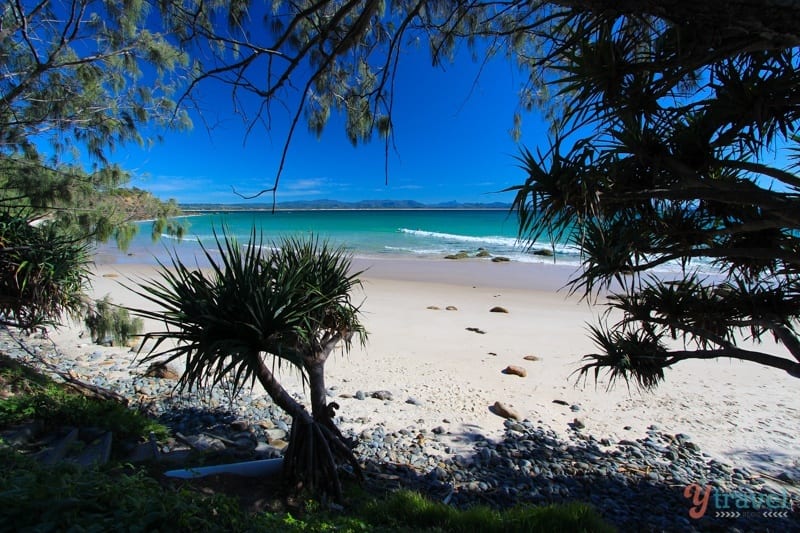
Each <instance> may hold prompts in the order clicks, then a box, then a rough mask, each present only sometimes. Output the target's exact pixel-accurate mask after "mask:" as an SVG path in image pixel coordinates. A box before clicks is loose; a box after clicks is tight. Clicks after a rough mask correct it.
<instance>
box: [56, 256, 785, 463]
mask: <svg viewBox="0 0 800 533" xmlns="http://www.w3.org/2000/svg"><path fill="white" fill-rule="evenodd" d="M128 259H130V258H128ZM355 263H356V266H357V267H358V268H365V267H369V268H368V270H367V271H366V272H365V273H364V275H363V280H364V286H363V293H362V294H358V295H356V301H361V300H363V312H364V323H365V325H366V327H367V329H368V331H369V342H368V344H367V346H366V348H364V349H361V348H360V347H355V348H354V349H353V350H352V351H351V352H350V354H349V355H342V354H336V355H335V356H333V357H332V358H331V360H329V362H328V365H327V376H326V379H327V385H328V386H329V387H335V395H336V396H338V397H337V398H336V401H337V402H338V403H339V404H340V405H341V409H340V411H339V414H342V415H344V416H345V417H346V418H347V419H350V420H354V419H358V420H360V421H361V423H362V425H364V426H370V425H377V424H382V425H384V426H385V428H386V429H387V430H399V429H402V428H405V427H408V426H410V425H412V424H415V423H418V422H419V420H424V421H425V423H426V424H428V425H430V426H442V427H443V428H444V429H445V430H446V431H447V432H449V434H450V435H449V436H450V438H451V439H452V441H453V443H454V446H455V447H456V448H457V447H458V443H459V442H462V443H463V442H467V441H468V440H469V438H470V435H472V434H475V433H478V434H482V435H484V436H488V437H492V436H499V435H500V434H501V432H502V429H503V422H504V420H503V419H502V418H500V417H499V416H497V415H495V414H494V413H492V412H491V411H490V410H489V407H490V406H491V405H493V404H494V403H495V402H496V401H500V402H503V403H505V404H507V405H510V406H513V408H514V409H516V410H517V411H518V412H519V413H520V414H521V415H522V416H523V417H524V418H527V419H529V420H531V421H533V422H539V423H541V424H542V425H543V426H545V427H550V428H552V429H553V430H555V431H556V432H558V433H560V434H563V435H565V436H566V435H568V433H569V431H570V429H569V424H570V423H572V422H573V421H574V419H575V418H576V417H579V418H581V419H582V421H583V423H584V424H585V429H583V430H582V431H584V432H585V433H587V434H592V435H593V436H594V437H596V438H597V439H598V440H599V439H603V438H608V439H611V441H612V442H614V441H618V440H620V439H631V440H633V439H637V438H642V437H644V436H645V434H646V431H647V429H648V427H650V426H652V425H655V426H657V429H658V430H659V431H661V432H664V433H671V434H677V433H684V434H688V435H689V436H690V437H691V440H692V441H694V442H695V443H696V444H697V445H698V446H699V447H700V449H701V450H702V451H703V452H706V453H708V454H709V455H710V456H711V457H714V458H717V459H720V460H722V461H724V462H727V463H729V464H731V465H734V466H743V465H746V466H748V468H750V469H751V470H753V471H756V472H760V473H766V474H769V475H771V476H775V475H778V474H780V473H781V472H791V473H793V476H794V477H796V476H797V475H798V473H800V441H798V439H797V435H799V434H800V395H798V394H797V387H798V384H799V383H798V381H797V379H796V378H792V377H791V376H789V375H787V374H785V373H783V372H781V371H778V370H774V369H770V368H765V367H761V366H759V365H756V364H753V363H747V362H741V361H731V360H719V361H689V362H684V363H683V364H679V365H678V366H676V367H675V368H674V369H671V370H668V371H667V378H666V381H665V382H664V383H663V384H662V385H661V386H660V387H659V388H658V389H657V390H656V391H654V392H639V391H637V390H635V389H634V388H632V389H631V390H628V389H627V388H626V386H625V384H624V383H617V385H616V387H615V388H613V389H612V390H610V391H609V390H607V385H608V383H607V381H606V380H605V379H604V377H603V376H602V375H601V379H600V380H599V381H598V382H597V383H595V381H594V379H593V377H590V378H589V380H587V381H586V382H576V378H577V375H575V374H574V372H575V370H576V369H577V368H578V367H579V365H580V362H581V356H582V355H584V354H587V353H591V352H592V351H594V346H593V345H592V343H591V341H590V340H589V338H588V336H587V332H586V323H587V322H592V323H593V322H595V320H596V317H597V315H598V314H599V313H601V312H602V310H603V308H602V306H601V305H595V306H590V305H588V304H587V303H586V302H585V301H581V300H580V299H579V298H577V297H575V296H569V295H568V292H567V291H566V290H561V291H557V289H558V288H559V287H561V286H563V285H564V283H565V282H566V279H567V277H568V275H569V269H568V268H565V267H558V266H554V265H542V264H538V265H537V264H521V263H505V264H496V263H491V262H489V261H479V260H467V261H447V260H419V259H413V260H411V259H409V260H402V259H375V260H372V259H358V260H356V262H355ZM153 273H154V267H153V266H152V265H143V264H142V265H137V264H131V263H125V264H120V263H117V264H115V263H106V264H100V265H98V266H97V268H96V277H95V280H94V286H93V294H94V296H95V297H98V298H99V297H102V296H104V295H105V294H111V296H112V298H113V301H114V302H116V303H121V304H124V305H129V306H134V307H136V306H142V305H146V304H145V302H143V300H142V299H141V298H139V297H137V296H136V295H133V294H132V293H130V292H129V291H128V290H126V289H125V288H124V287H123V286H122V285H120V281H123V280H128V281H125V283H128V284H131V283H133V282H135V281H136V280H137V279H143V278H147V277H148V276H152V275H153ZM448 306H452V307H454V308H455V310H447V307H448ZM495 306H502V307H503V308H505V309H506V310H507V311H508V313H497V312H490V309H491V308H492V307H495ZM430 307H437V308H438V309H432V308H430ZM147 327H148V328H153V327H157V325H154V324H148V325H147ZM467 328H477V329H479V330H481V331H483V332H485V333H483V334H481V333H477V332H475V331H470V330H468V329H467ZM78 333H79V330H78V328H72V329H69V328H62V329H61V330H59V331H58V332H57V333H56V334H55V335H54V338H55V339H56V341H57V342H58V344H59V347H60V349H61V351H62V352H63V353H64V354H65V356H67V357H69V356H70V354H75V353H79V352H81V351H83V352H86V351H91V350H94V349H96V347H94V348H93V347H91V346H87V344H86V339H80V338H78ZM762 348H765V349H767V350H769V351H773V352H775V353H781V350H782V349H781V347H780V346H775V345H766V346H762ZM528 355H534V356H536V357H538V358H539V359H538V360H537V361H530V360H526V359H524V357H525V356H528ZM131 357H132V355H131ZM508 365H516V366H520V367H523V368H524V369H526V371H527V376H526V377H518V376H515V375H507V374H504V373H502V370H503V369H504V368H506V367H507V366H508ZM134 371H135V370H134ZM281 378H282V382H283V383H284V384H287V385H288V387H289V388H292V389H294V390H297V391H302V387H301V384H300V382H299V380H298V379H297V377H296V376H295V375H294V373H292V372H285V373H284V374H283V375H282V376H281ZM378 390H387V391H389V392H391V393H392V395H393V400H392V401H381V400H377V399H373V398H370V397H369V393H371V392H373V391H378ZM357 391H362V392H364V393H366V395H367V398H366V399H364V400H358V399H356V398H353V397H352V396H353V395H355V393H356V392H357ZM409 398H413V399H414V400H415V401H416V402H415V403H413V404H412V403H407V400H408V399H409ZM555 400H559V401H561V402H566V405H563V404H561V403H554V401H555ZM573 406H575V407H573ZM348 425H349V426H351V427H352V426H353V423H351V424H348ZM354 429H356V430H358V429H359V428H357V427H356V428H354Z"/></svg>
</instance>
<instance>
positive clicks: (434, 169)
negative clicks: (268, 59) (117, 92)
mask: <svg viewBox="0 0 800 533" xmlns="http://www.w3.org/2000/svg"><path fill="white" fill-rule="evenodd" d="M479 72H481V69H480V65H479V64H477V63H474V62H472V61H471V59H470V58H469V57H468V54H466V53H464V54H461V57H460V59H459V60H458V61H457V62H456V64H455V65H449V66H447V67H446V68H438V69H434V68H433V67H431V66H430V61H429V59H428V51H427V49H426V48H424V47H423V48H421V49H420V50H415V51H410V52H407V53H406V54H405V55H404V56H403V57H402V58H401V62H400V71H399V73H398V83H397V85H396V92H395V111H394V117H393V120H394V123H395V144H396V152H395V151H392V152H390V155H389V182H388V184H386V183H385V175H384V145H383V142H382V140H380V139H378V138H376V139H375V140H373V141H372V142H371V143H369V144H366V145H360V146H358V147H355V148H354V147H353V146H352V145H351V144H350V142H349V140H348V139H347V137H346V136H345V134H344V128H343V121H342V120H341V119H340V118H339V117H336V116H332V117H331V120H330V122H329V124H328V126H327V127H326V129H325V132H324V133H323V135H322V137H321V138H320V139H319V140H318V139H317V138H316V136H315V135H313V134H311V133H309V132H308V130H307V128H306V127H305V125H304V124H303V125H301V126H299V127H298V129H297V131H296V133H295V137H294V139H293V141H292V145H291V147H290V150H289V155H288V161H287V164H286V167H285V169H284V173H283V176H282V178H281V183H280V187H279V190H278V196H277V199H278V202H281V201H292V200H313V199H322V198H327V199H336V200H343V201H357V200H368V199H402V200H416V201H420V202H425V203H435V202H445V201H452V200H455V201H459V202H496V201H506V202H507V201H511V199H512V198H513V195H512V194H511V193H502V194H500V193H495V192H496V191H500V190H501V189H503V188H505V187H508V186H510V185H514V184H518V183H521V182H522V181H523V180H524V178H525V176H524V174H523V172H522V170H520V169H519V168H518V167H517V161H516V160H515V159H514V158H515V156H516V155H517V154H518V153H519V146H520V145H519V144H517V143H516V142H514V141H513V140H512V138H511V135H510V134H509V130H510V129H511V127H512V125H513V113H514V111H515V110H516V107H517V95H518V92H519V90H520V88H521V86H522V84H523V82H524V79H523V78H522V77H521V76H520V75H519V73H517V72H515V70H514V68H513V67H512V65H511V64H510V63H509V62H508V61H506V60H504V59H503V58H497V59H494V60H493V61H491V62H490V63H489V64H488V65H486V66H485V67H484V68H483V71H482V72H481V73H480V77H479V78H478V79H477V82H476V81H475V80H476V76H477V75H478V73H479ZM230 101H231V99H230V93H229V92H228V90H227V89H224V88H218V89H217V88H214V87H209V86H206V87H204V88H203V94H202V103H203V105H204V107H205V108H206V111H205V112H204V117H205V121H206V122H208V123H209V124H213V125H214V126H213V128H212V129H210V130H209V129H207V128H206V126H205V125H204V124H203V121H202V120H200V119H198V117H197V116H193V121H194V123H195V125H194V128H193V129H192V130H191V131H188V132H176V133H169V132H168V133H166V134H165V138H164V141H163V142H162V143H160V144H156V145H155V146H152V147H150V148H149V149H139V148H137V147H128V148H127V149H124V150H120V151H118V152H117V153H116V154H115V157H114V160H115V161H117V162H118V163H120V164H121V165H122V166H123V167H124V168H126V169H128V170H130V171H131V173H132V175H133V177H134V179H133V181H132V185H135V186H138V187H141V188H144V189H147V190H149V191H151V192H153V193H154V194H156V195H157V196H158V197H160V198H162V199H168V198H175V199H176V200H177V201H178V202H181V203H192V202H211V203H234V202H241V201H242V200H241V198H239V197H238V196H236V195H235V194H234V193H233V192H232V190H231V187H232V186H234V187H235V188H236V190H237V191H239V192H241V193H243V194H251V193H255V192H257V191H259V190H261V189H264V188H266V187H268V186H270V185H271V184H272V182H273V179H274V176H275V172H276V171H277V168H278V162H279V158H280V153H281V150H282V147H283V141H284V139H285V135H286V133H287V128H288V120H285V119H283V118H281V117H280V116H278V115H277V114H276V115H275V118H276V119H275V120H274V121H273V128H272V130H271V131H269V132H267V131H265V130H264V129H263V128H261V127H258V126H257V127H256V128H255V129H254V130H253V132H252V133H251V135H250V136H249V138H248V139H247V141H246V143H245V124H244V123H243V122H242V119H241V118H240V117H238V116H236V115H234V114H233V113H232V112H231V105H230ZM275 109H276V110H277V109H278V108H277V107H275ZM545 131H546V126H545V124H544V122H543V121H542V120H541V119H540V117H538V116H537V115H536V114H527V115H525V116H524V117H523V138H522V139H521V143H522V144H525V145H526V146H528V147H529V148H531V149H533V148H535V147H536V146H537V145H542V144H544V143H545V142H546V138H545V136H544V132H545ZM258 201H265V202H269V201H271V197H269V196H265V197H262V199H260V200H258Z"/></svg>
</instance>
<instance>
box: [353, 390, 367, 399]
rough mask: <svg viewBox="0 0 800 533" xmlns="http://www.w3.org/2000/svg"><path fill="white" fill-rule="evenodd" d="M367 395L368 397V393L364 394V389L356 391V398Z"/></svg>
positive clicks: (362, 397)
mask: <svg viewBox="0 0 800 533" xmlns="http://www.w3.org/2000/svg"><path fill="white" fill-rule="evenodd" d="M366 397H367V395H366V394H364V391H362V390H360V391H356V400H363V399H364V398H366Z"/></svg>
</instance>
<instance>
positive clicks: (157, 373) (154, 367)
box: [144, 362, 180, 381]
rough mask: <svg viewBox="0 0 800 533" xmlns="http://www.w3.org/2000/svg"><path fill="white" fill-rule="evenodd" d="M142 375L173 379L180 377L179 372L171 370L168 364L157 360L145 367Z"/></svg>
mask: <svg viewBox="0 0 800 533" xmlns="http://www.w3.org/2000/svg"><path fill="white" fill-rule="evenodd" d="M144 375H145V377H148V378H159V379H171V380H173V381H176V380H178V379H179V378H180V374H178V373H177V372H176V371H175V370H173V369H172V368H171V367H170V366H169V365H167V364H166V363H158V362H157V363H153V364H151V365H150V366H149V367H147V370H145V372H144Z"/></svg>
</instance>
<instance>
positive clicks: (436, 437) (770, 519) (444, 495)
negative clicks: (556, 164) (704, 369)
mask: <svg viewBox="0 0 800 533" xmlns="http://www.w3.org/2000/svg"><path fill="white" fill-rule="evenodd" d="M26 343H27V344H29V345H30V346H31V348H32V353H33V354H35V356H33V357H32V356H31V355H30V354H26V353H25V352H23V351H21V350H19V348H18V346H17V345H16V343H15V342H14V341H12V340H11V339H10V338H8V337H7V336H5V335H3V336H0V351H2V352H3V353H6V354H9V355H11V356H13V357H18V358H21V359H26V360H27V361H28V362H29V363H31V364H33V365H34V366H37V365H38V366H40V367H43V365H42V362H44V363H45V364H46V365H49V366H50V368H51V370H52V369H53V368H55V369H58V370H59V371H61V372H68V373H70V375H72V376H76V377H78V378H79V379H81V380H83V381H85V382H86V383H90V384H93V385H95V386H98V387H102V388H105V389H109V390H111V391H114V392H116V393H118V394H120V395H122V396H124V397H125V398H127V399H128V400H129V401H130V403H131V405H132V406H134V407H136V408H139V409H142V410H144V411H146V412H148V413H150V414H151V415H153V416H155V417H157V418H158V419H160V420H161V421H162V422H164V423H165V424H166V425H167V426H169V427H170V428H171V429H172V432H173V435H175V438H173V439H170V440H169V441H168V442H166V443H161V444H160V445H159V448H160V450H159V451H160V453H162V454H163V455H165V456H170V455H173V454H178V455H179V454H180V452H181V451H186V450H191V449H201V450H209V451H217V452H221V453H227V454H230V455H233V456H235V457H237V458H241V459H250V458H252V459H257V458H270V457H279V456H280V455H281V453H282V450H283V449H284V448H285V446H286V436H287V432H288V430H289V425H290V423H291V421H290V420H288V419H287V418H286V417H285V415H284V414H283V413H282V412H281V411H280V410H279V409H278V408H276V407H275V406H274V405H272V403H271V401H270V399H269V397H267V396H253V395H251V394H249V393H240V394H234V392H233V391H231V390H226V388H225V387H224V386H223V387H220V388H218V389H216V390H214V391H212V392H192V393H178V392H176V391H175V384H176V382H175V381H174V379H171V378H174V377H175V376H170V375H169V373H166V374H165V373H163V372H155V371H153V372H149V374H150V375H149V376H148V375H147V374H148V372H147V371H146V370H147V369H145V368H141V367H138V366H136V365H135V364H133V363H132V361H133V354H132V353H131V352H128V351H127V350H126V349H124V348H107V347H97V346H91V345H88V344H87V345H84V346H83V347H82V350H80V355H77V356H71V357H65V356H64V355H63V354H60V353H57V352H56V351H55V349H54V347H53V344H52V343H51V342H50V341H48V340H46V339H36V338H28V339H26ZM329 395H330V396H331V398H332V399H334V398H339V397H345V398H352V399H353V401H364V402H374V403H375V404H376V406H378V407H379V406H380V405H383V404H388V403H391V402H398V401H400V402H402V401H403V399H395V398H393V396H392V394H391V391H364V390H353V391H344V390H338V389H336V388H332V389H331V390H329ZM408 403H413V402H411V401H410V400H409V402H408ZM579 409H580V408H579V407H578V406H573V410H575V411H578V410H579ZM346 411H347V410H346V409H343V410H342V411H341V415H342V416H339V417H338V418H337V424H339V426H340V427H341V428H342V429H343V431H344V433H345V434H346V435H348V436H350V437H352V438H353V439H354V440H355V441H356V442H357V445H356V450H355V452H356V456H357V457H358V458H359V459H360V460H361V461H362V464H363V466H364V469H365V472H366V474H367V483H371V484H375V486H376V488H383V489H385V488H395V487H397V488H399V487H406V488H411V489H415V490H419V491H421V492H423V493H426V494H428V495H429V496H430V497H432V498H434V499H437V500H439V501H444V502H446V503H448V504H450V505H455V506H459V507H466V506H469V505H472V504H476V503H482V504H489V505H492V506H495V507H504V506H509V505H513V504H516V503H530V504H547V503H552V502H565V501H571V500H579V501H586V502H590V503H591V504H592V505H594V506H595V507H596V508H597V509H598V510H599V511H600V512H601V514H602V515H603V516H604V517H605V518H606V519H607V520H609V521H610V522H611V523H613V524H615V525H616V526H618V527H619V528H620V530H623V531H743V532H744V531H781V532H784V531H800V509H798V508H799V507H800V491H798V487H797V482H796V480H792V479H790V478H788V477H787V478H784V479H776V478H769V477H766V476H764V475H760V474H758V473H755V472H752V471H750V470H749V469H748V468H746V467H739V466H736V465H728V464H724V463H722V462H719V461H716V460H713V459H711V458H710V457H709V456H707V455H705V454H704V453H702V450H700V449H699V448H698V446H697V445H695V444H694V443H693V442H692V439H691V437H690V436H688V435H684V434H677V435H672V434H669V433H666V432H663V431H661V430H660V429H659V428H658V427H656V426H654V425H651V426H650V427H649V428H648V430H647V431H646V433H645V434H642V435H638V436H635V437H633V438H631V439H629V440H618V441H612V440H609V439H605V438H604V439H597V438H595V437H594V436H592V435H591V434H589V433H588V432H587V431H586V430H585V428H584V427H583V424H582V423H581V422H580V418H577V419H576V420H575V422H574V423H573V424H572V427H571V429H570V431H569V432H568V435H567V436H566V437H565V436H564V435H563V434H561V435H559V434H558V433H556V432H555V431H553V430H552V429H551V428H549V427H548V426H547V424H546V423H544V422H543V421H541V420H538V421H532V420H522V421H516V420H513V419H509V420H507V421H506V422H505V432H504V434H503V435H502V437H501V438H497V437H496V436H495V437H491V438H490V437H488V436H486V435H484V434H483V433H482V432H481V428H475V431H474V432H473V433H470V434H458V435H454V434H451V432H450V431H449V430H448V429H446V428H445V427H444V426H442V425H440V424H438V423H436V422H435V421H431V420H425V419H423V418H419V419H417V420H416V421H415V423H414V424H412V425H409V426H408V427H405V428H401V429H389V428H387V426H386V424H385V422H383V421H381V420H380V418H379V417H374V418H365V417H359V418H357V419H353V418H348V415H347V412H346ZM687 487H688V488H687ZM690 511H691V512H692V513H693V514H694V515H695V518H693V517H692V516H691V515H690Z"/></svg>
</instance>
